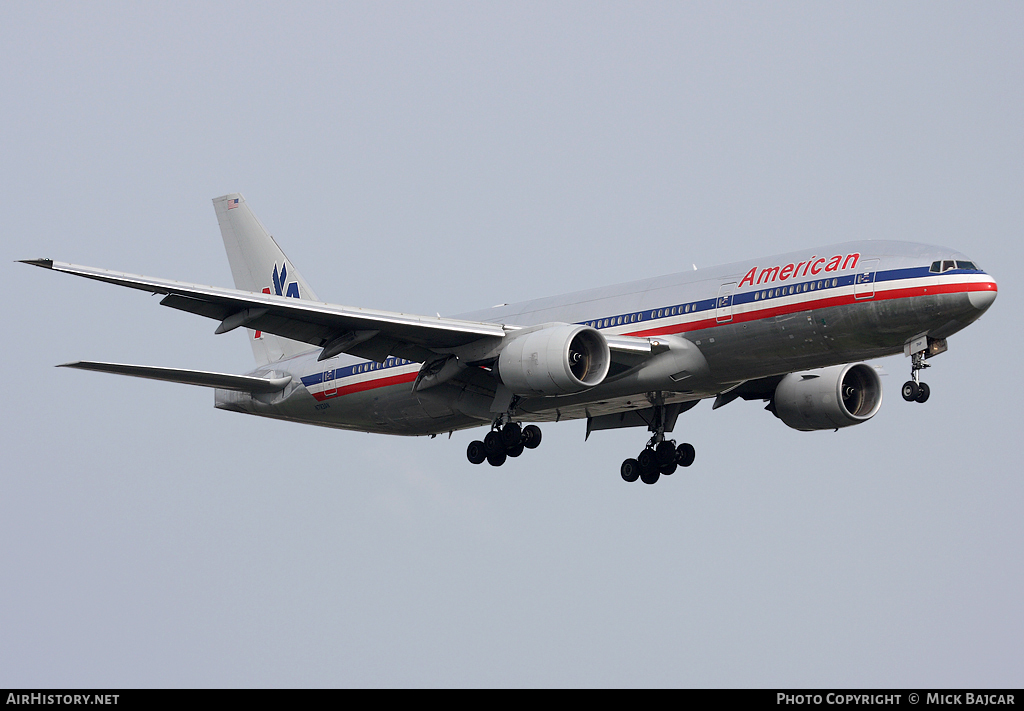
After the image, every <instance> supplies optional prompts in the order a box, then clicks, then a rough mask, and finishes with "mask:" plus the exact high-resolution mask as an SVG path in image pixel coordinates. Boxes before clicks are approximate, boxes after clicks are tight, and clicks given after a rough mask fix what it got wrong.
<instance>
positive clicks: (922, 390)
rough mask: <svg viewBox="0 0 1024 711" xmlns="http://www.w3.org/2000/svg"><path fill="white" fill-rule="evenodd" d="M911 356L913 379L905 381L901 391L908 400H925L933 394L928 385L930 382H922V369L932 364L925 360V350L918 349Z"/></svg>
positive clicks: (911, 374) (911, 375)
mask: <svg viewBox="0 0 1024 711" xmlns="http://www.w3.org/2000/svg"><path fill="white" fill-rule="evenodd" d="M910 358H911V360H910V377H911V379H910V380H908V381H907V382H905V383H903V388H902V389H901V390H900V392H901V394H902V395H903V399H904V400H906V401H907V402H925V401H926V400H927V399H928V396H929V395H931V394H932V390H931V388H929V387H928V383H922V382H921V371H922V370H924V369H925V368H930V367H931V364H929V363H927V362H925V359H924V358H925V351H918V352H917V353H914V354H913V355H912V356H911V357H910Z"/></svg>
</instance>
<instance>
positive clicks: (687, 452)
mask: <svg viewBox="0 0 1024 711" xmlns="http://www.w3.org/2000/svg"><path fill="white" fill-rule="evenodd" d="M648 397H649V399H651V402H652V403H653V404H654V419H653V420H652V421H651V424H650V425H648V427H647V429H648V430H650V431H651V432H653V433H654V436H653V437H651V439H650V440H649V441H648V442H647V446H646V447H644V451H642V452H640V454H638V455H637V456H636V459H627V460H626V461H624V462H623V463H622V466H621V467H619V473H620V474H621V475H622V478H623V480H624V481H628V482H634V481H636V480H637V479H640V480H641V481H642V482H643V483H645V484H654V483H656V482H657V481H658V479H660V478H661V477H662V475H664V476H670V475H671V474H674V473H675V471H676V467H688V466H690V465H691V464H693V460H694V458H695V457H696V456H697V453H696V451H695V450H694V448H693V445H692V444H689V443H688V442H683V443H682V444H680V445H679V446H678V447H677V446H676V443H675V441H674V440H669V439H665V405H664V400H663V398H662V396H661V393H657V394H656V395H655V394H653V393H652V394H650V395H648ZM673 421H674V420H673ZM669 428H670V429H671V424H670V427H669Z"/></svg>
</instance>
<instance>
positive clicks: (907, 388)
mask: <svg viewBox="0 0 1024 711" xmlns="http://www.w3.org/2000/svg"><path fill="white" fill-rule="evenodd" d="M920 392H921V388H920V386H918V384H917V383H915V382H914V381H913V380H908V381H907V382H905V383H903V390H902V393H903V399H904V400H906V401H907V402H913V401H914V400H917V396H918V394H919V393H920Z"/></svg>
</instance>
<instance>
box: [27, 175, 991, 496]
mask: <svg viewBox="0 0 1024 711" xmlns="http://www.w3.org/2000/svg"><path fill="white" fill-rule="evenodd" d="M213 204H214V209H215V212H216V214H217V221H218V223H219V225H220V231H221V237H222V238H223V241H224V247H225V249H226V251H227V255H228V262H229V263H230V266H231V273H232V276H233V277H234V283H235V288H234V289H227V288H220V287H213V286H202V285H197V284H188V283H184V282H179V281H173V280H168V279H157V278H152V277H146V276H139V275H135V274H126V273H120V272H113V271H108V270H105V269H97V268H94V267H85V266H79V265H74V264H66V263H62V262H55V261H53V260H51V259H34V260H23V261H24V262H25V263H27V264H31V265H34V266H38V267H44V268H46V269H50V270H53V271H57V272H64V273H67V274H74V275H77V276H81V277H86V278H89V279H97V280H100V281H104V282H108V283H111V284H117V285H119V286H124V287H129V288H132V289H139V290H142V291H147V292H151V293H153V294H161V295H163V299H162V300H161V301H160V303H161V304H162V305H164V306H169V307H171V308H174V309H179V310H182V311H187V312H189V313H193V314H198V315H200V316H205V317H207V318H211V319H214V320H215V321H217V322H218V325H217V327H216V330H215V333H216V334H222V333H227V332H229V331H233V330H235V329H236V328H242V327H244V328H245V329H246V330H247V331H248V334H249V341H250V343H251V345H252V350H253V354H254V356H255V359H256V366H255V368H254V369H253V370H252V371H250V372H249V373H246V374H242V375H237V374H229V373H215V372H207V371H194V370H183V369H178V368H166V367H154V366H143V365H128V364H122V363H105V362H96V361H76V362H73V363H65V364H63V366H59V367H69V368H78V369H82V370H92V371H99V372H105V373H115V374H120V375H130V376H135V377H141V378H150V379H155V380H163V381H170V382H176V383H185V384H190V385H199V386H204V387H209V388H213V389H214V393H215V395H214V404H215V407H217V408H219V409H222V410H229V411H233V412H240V413H247V414H251V415H259V416H262V417H271V418H275V419H282V420H290V421H293V422H302V423H308V424H314V425H320V426H323V427H333V428H338V429H345V430H357V431H363V432H376V433H385V434H397V435H430V436H437V435H438V434H442V433H445V432H448V433H449V436H450V435H451V433H452V432H454V431H455V430H462V429H466V428H472V427H488V428H489V430H488V432H487V433H486V435H485V436H484V437H483V438H482V439H479V440H474V441H473V442H471V443H470V445H469V447H468V448H467V452H466V456H467V458H468V459H469V461H470V462H472V463H473V464H482V463H483V462H485V461H486V462H488V463H489V464H490V465H492V466H501V465H503V464H504V463H505V462H506V460H507V459H508V458H515V457H519V456H520V455H522V454H523V452H524V451H525V450H527V449H535V448H536V447H537V446H538V445H539V444H540V442H541V430H540V428H539V427H538V426H537V424H535V423H538V422H541V423H543V422H559V421H561V420H575V419H583V418H586V423H587V429H586V437H587V438H589V437H590V434H591V433H592V432H594V431H598V430H607V429H615V428H627V427H645V428H646V429H647V431H648V432H650V433H651V436H650V439H649V440H648V441H647V444H646V446H645V447H644V448H643V450H642V451H641V452H640V453H639V454H638V455H637V456H635V457H629V458H627V459H626V460H625V461H623V462H622V465H621V467H620V475H621V477H622V479H623V480H625V481H627V482H634V481H636V480H637V479H640V480H642V481H643V482H644V483H647V484H654V483H655V482H657V481H658V480H659V479H660V478H661V477H662V476H667V475H671V474H672V473H673V472H674V471H676V468H677V467H679V466H682V467H688V466H690V465H691V464H693V462H694V459H695V456H696V451H695V448H694V447H693V445H691V444H689V443H685V442H684V443H681V444H678V445H677V444H676V442H675V440H672V439H669V438H667V437H666V433H671V432H672V431H673V430H674V428H675V425H676V421H677V419H678V417H679V415H680V414H682V413H684V412H686V411H687V410H689V409H691V408H692V407H694V406H695V405H696V404H697V403H698V402H700V401H701V400H702V399H709V398H714V399H715V400H714V404H713V408H712V409H718V408H720V407H722V406H724V405H727V404H729V403H730V402H732V401H734V400H736V399H738V398H742V399H743V400H761V401H763V402H766V403H767V405H766V407H765V409H766V410H768V411H770V412H771V413H772V414H774V415H775V416H776V417H777V418H778V419H780V420H781V421H782V422H783V423H784V424H785V425H787V426H789V427H792V428H794V429H797V430H802V431H814V430H838V429H839V428H841V427H849V426H852V425H857V424H862V423H864V422H866V421H867V420H869V419H871V418H872V417H873V416H874V415H875V414H876V413H877V412H878V410H879V408H880V407H881V404H882V385H881V380H880V378H879V376H878V372H877V371H876V369H875V368H873V367H871V366H869V365H867V364H866V363H864V362H863V361H865V360H870V359H873V358H880V357H883V356H889V355H894V354H898V353H900V352H903V353H904V354H905V356H907V357H909V358H910V359H911V361H910V362H911V377H910V379H909V380H908V381H907V382H906V383H905V384H904V385H903V387H902V392H901V394H902V396H903V399H904V400H906V401H908V402H918V403H923V402H925V401H926V400H927V399H928V397H929V394H930V388H929V387H928V385H927V384H926V383H924V382H922V381H921V378H920V373H921V371H922V370H924V369H925V368H928V367H929V366H930V365H931V364H930V363H929V362H928V361H929V360H930V359H931V358H932V357H934V356H936V355H939V354H941V353H943V352H945V351H946V350H947V348H948V344H947V339H948V338H949V337H950V336H952V335H953V334H955V333H957V332H958V331H960V330H962V329H963V328H965V327H967V326H968V325H970V324H971V323H972V322H973V321H975V320H977V319H978V318H979V317H980V316H981V315H982V314H983V313H984V312H985V311H986V310H987V309H988V308H989V307H990V306H991V305H992V303H993V302H994V301H995V298H996V295H997V293H998V287H997V285H996V281H995V279H993V278H992V277H991V276H989V275H988V274H987V273H986V272H985V271H983V270H982V269H981V268H980V267H979V266H978V265H977V263H975V262H973V261H971V260H970V259H969V258H968V257H967V256H965V255H964V254H961V253H959V252H956V251H953V250H950V249H947V248H944V247H935V246H931V245H926V244H916V243H911V242H895V241H876V240H864V241H856V242H847V243H844V244H836V245H830V246H826V247H819V248H817V249H813V250H801V251H797V252H791V253H788V254H781V255H775V256H770V257H764V258H759V259H754V260H748V261H744V262H737V263H734V264H728V265H725V266H720V267H714V268H708V269H700V270H697V269H696V268H694V271H684V272H681V273H678V274H670V275H667V276H660V277H655V278H650V279H643V280H640V281H633V282H629V283H625V284H618V285H614V286H607V287H601V288H596V289H590V290H588V291H580V292H576V293H571V294H565V295H561V296H555V297H549V298H543V299H535V300H532V301H526V302H523V303H518V304H502V305H499V306H495V307H492V308H490V309H484V310H481V311H474V312H472V313H467V314H462V315H460V316H456V317H453V318H448V317H442V316H440V315H438V316H437V317H434V316H422V315H415V314H406V313H396V312H389V311H380V310H374V309H366V308H358V307H351V306H341V305H336V304H329V303H325V302H322V301H320V300H319V299H318V298H317V297H316V295H315V294H314V292H313V290H312V288H310V286H309V284H307V283H306V281H305V279H303V277H302V275H301V274H300V273H299V271H298V269H297V268H296V267H295V265H294V264H293V263H292V262H291V261H290V260H289V259H288V258H287V257H286V256H285V254H284V252H282V251H281V248H280V247H279V246H278V245H277V243H276V241H275V240H274V238H273V237H272V236H271V235H270V233H269V232H268V231H267V230H266V229H265V228H264V227H263V225H262V224H261V223H260V221H259V219H257V217H256V216H255V214H254V213H253V212H252V210H251V209H250V208H249V205H248V204H247V203H246V201H245V198H244V197H243V196H242V195H241V194H239V193H234V194H231V195H225V196H223V197H218V198H215V199H214V200H213ZM525 423H529V424H525Z"/></svg>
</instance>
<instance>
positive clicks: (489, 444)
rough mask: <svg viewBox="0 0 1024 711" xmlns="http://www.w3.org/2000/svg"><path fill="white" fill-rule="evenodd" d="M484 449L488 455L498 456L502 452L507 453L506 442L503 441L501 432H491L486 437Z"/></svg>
mask: <svg viewBox="0 0 1024 711" xmlns="http://www.w3.org/2000/svg"><path fill="white" fill-rule="evenodd" d="M484 449H485V450H486V451H487V455H488V456H490V455H492V454H497V453H498V452H501V453H502V454H504V453H505V442H504V441H503V440H502V439H501V432H498V431H497V430H491V431H490V432H488V433H487V436H486V437H484Z"/></svg>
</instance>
